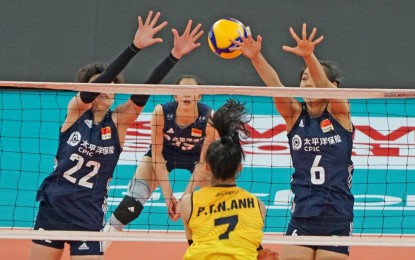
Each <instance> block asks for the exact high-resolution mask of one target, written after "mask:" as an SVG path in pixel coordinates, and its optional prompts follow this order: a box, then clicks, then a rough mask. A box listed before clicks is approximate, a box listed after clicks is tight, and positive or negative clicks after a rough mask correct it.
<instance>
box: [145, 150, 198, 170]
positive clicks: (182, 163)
mask: <svg viewBox="0 0 415 260" xmlns="http://www.w3.org/2000/svg"><path fill="white" fill-rule="evenodd" d="M144 156H148V157H150V158H151V157H152V156H151V148H150V149H148V151H147V152H146V154H144ZM163 157H164V159H165V160H166V167H167V170H168V171H169V172H171V171H173V170H174V169H184V170H188V171H189V172H190V173H193V171H194V170H195V165H196V164H197V163H198V161H199V157H200V156H196V157H197V160H196V159H195V158H184V157H181V156H171V155H167V154H163Z"/></svg>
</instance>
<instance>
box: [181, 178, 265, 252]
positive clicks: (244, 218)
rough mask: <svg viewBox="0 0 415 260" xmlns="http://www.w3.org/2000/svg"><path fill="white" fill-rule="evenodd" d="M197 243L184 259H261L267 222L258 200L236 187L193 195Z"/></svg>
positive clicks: (191, 220)
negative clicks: (259, 252)
mask: <svg viewBox="0 0 415 260" xmlns="http://www.w3.org/2000/svg"><path fill="white" fill-rule="evenodd" d="M188 224H189V228H190V229H191V231H192V240H193V243H192V245H190V247H189V248H188V249H187V252H186V254H185V256H184V258H183V259H186V260H190V259H197V260H200V259H222V258H223V259H226V256H228V258H229V259H244V260H245V259H257V248H258V247H259V244H260V243H261V241H262V236H263V230H262V229H263V226H264V221H263V217H262V214H261V210H260V205H259V200H258V198H257V197H256V196H255V195H253V194H250V193H249V192H247V191H246V190H244V189H241V188H239V187H236V186H215V187H204V188H202V189H200V190H198V191H195V192H194V193H192V213H191V215H190V218H189V223H188Z"/></svg>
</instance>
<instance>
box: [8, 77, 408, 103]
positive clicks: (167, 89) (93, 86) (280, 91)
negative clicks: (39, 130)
mask: <svg viewBox="0 0 415 260" xmlns="http://www.w3.org/2000/svg"><path fill="white" fill-rule="evenodd" d="M0 87H12V88H30V89H48V90H71V91H90V92H100V93H119V94H147V95H172V94H174V95H185V94H194V95H198V94H201V95H243V96H263V97H307V98H331V99H344V98H348V99H374V98H415V89H371V88H370V89H368V88H299V87H264V86H225V85H180V86H178V85H164V84H156V85H154V84H102V83H87V84H85V83H69V82H68V83H66V82H28V81H0Z"/></svg>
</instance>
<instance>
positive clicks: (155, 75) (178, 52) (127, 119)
mask: <svg viewBox="0 0 415 260" xmlns="http://www.w3.org/2000/svg"><path fill="white" fill-rule="evenodd" d="M157 19H158V16H157V15H156V17H155V18H154V19H148V18H147V20H146V23H145V24H143V23H142V21H141V18H140V17H139V29H138V31H137V33H136V36H135V38H134V44H136V45H137V46H142V45H144V44H148V43H147V42H148V39H152V38H153V36H154V34H155V33H157V32H158V30H160V28H163V27H164V26H162V27H160V26H161V25H163V24H161V25H159V26H157V27H154V26H155V23H156V22H157ZM201 27H202V25H201V24H198V25H196V26H195V28H193V29H192V21H191V20H189V21H188V23H187V26H186V29H185V31H184V33H183V34H182V35H179V33H178V32H177V30H176V29H173V30H172V31H173V37H174V44H173V48H172V50H171V52H170V53H169V55H168V56H167V57H166V58H165V59H164V60H163V61H162V62H161V63H160V64H159V65H158V66H157V67H156V68H155V69H154V71H153V72H152V73H151V75H150V77H149V78H148V79H147V80H146V81H145V84H159V83H160V82H161V81H162V80H163V79H164V77H165V76H166V75H167V74H168V73H169V72H170V70H171V69H172V68H173V67H174V65H175V64H176V63H177V62H178V61H179V59H181V58H182V57H183V56H185V55H186V54H188V53H190V52H192V51H193V50H194V49H196V48H197V47H199V46H200V43H197V41H198V40H199V38H200V37H201V36H202V34H203V31H202V30H201ZM145 40H147V41H145ZM160 40H161V39H160ZM148 98H149V95H131V98H130V99H129V100H128V101H127V102H125V103H124V104H122V105H120V106H119V107H118V108H117V109H116V110H115V111H114V114H113V118H114V119H115V120H114V121H116V122H117V123H118V124H117V126H118V135H119V138H120V142H121V145H122V146H123V144H124V140H125V133H126V131H127V129H128V127H129V126H130V124H131V123H133V122H134V120H135V119H136V118H137V117H138V116H139V115H140V114H141V112H142V110H143V107H144V106H145V104H146V103H147V100H148Z"/></svg>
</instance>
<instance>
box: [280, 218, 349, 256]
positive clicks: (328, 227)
mask: <svg viewBox="0 0 415 260" xmlns="http://www.w3.org/2000/svg"><path fill="white" fill-rule="evenodd" d="M352 229H353V222H352V220H345V219H327V218H319V217H316V218H291V220H290V223H289V224H288V229H287V231H286V233H285V234H286V235H288V236H351V235H352ZM303 246H305V247H309V248H312V249H314V250H318V249H321V250H327V251H331V252H336V253H341V254H345V255H349V247H348V246H318V245H316V246H309V245H303Z"/></svg>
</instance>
